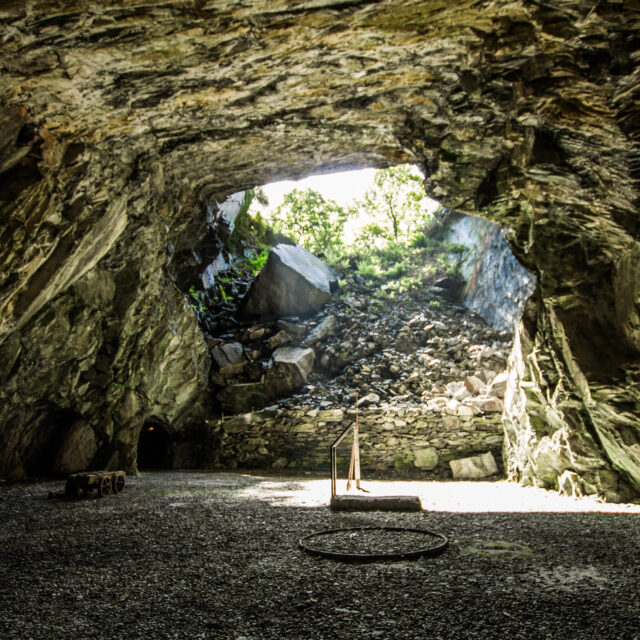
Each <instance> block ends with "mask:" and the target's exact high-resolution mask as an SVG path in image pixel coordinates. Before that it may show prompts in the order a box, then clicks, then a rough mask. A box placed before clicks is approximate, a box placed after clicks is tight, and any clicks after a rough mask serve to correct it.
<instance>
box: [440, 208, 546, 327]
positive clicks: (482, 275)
mask: <svg viewBox="0 0 640 640" xmlns="http://www.w3.org/2000/svg"><path fill="white" fill-rule="evenodd" d="M440 225H441V232H440V233H441V235H442V238H443V240H444V241H445V242H448V243H451V244H454V245H462V246H464V247H465V248H466V251H465V252H464V254H463V255H462V259H461V261H460V274H461V275H462V277H463V278H464V280H465V283H466V284H465V287H464V289H463V291H462V301H463V303H464V306H465V307H467V309H470V310H471V311H475V313H477V314H478V315H479V316H480V317H481V318H484V320H486V321H487V322H488V323H489V324H490V325H491V326H492V327H494V328H496V329H503V330H508V331H515V330H516V328H517V326H518V323H519V322H520V318H521V316H522V312H523V310H524V305H525V302H526V301H527V299H528V298H529V296H531V294H532V293H533V291H534V288H535V277H533V276H532V275H531V274H530V273H529V272H528V271H527V270H526V269H525V268H524V267H522V266H521V265H520V263H519V262H518V261H517V260H516V259H515V257H514V255H513V252H512V251H511V247H510V246H509V244H508V243H507V241H506V240H505V238H504V235H503V233H502V230H501V229H500V227H499V226H498V225H497V224H494V223H492V222H489V221H488V220H485V219H483V218H478V217H476V216H465V215H464V214H462V213H459V212H457V211H448V212H447V213H446V214H445V215H444V216H443V218H442V220H441V221H440ZM453 257H454V258H455V257H456V256H453Z"/></svg>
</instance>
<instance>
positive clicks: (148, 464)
mask: <svg viewBox="0 0 640 640" xmlns="http://www.w3.org/2000/svg"><path fill="white" fill-rule="evenodd" d="M170 447H171V439H170V438H169V434H168V433H167V430H166V429H165V428H164V427H163V426H161V425H159V424H155V423H146V424H145V425H144V426H143V427H142V430H141V431H140V439H139V440H138V469H170V468H171V452H170Z"/></svg>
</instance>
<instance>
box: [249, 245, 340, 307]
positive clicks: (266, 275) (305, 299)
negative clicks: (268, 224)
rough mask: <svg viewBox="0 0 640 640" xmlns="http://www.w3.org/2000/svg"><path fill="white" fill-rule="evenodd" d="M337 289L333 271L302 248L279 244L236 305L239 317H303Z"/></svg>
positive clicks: (326, 299)
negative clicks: (238, 306)
mask: <svg viewBox="0 0 640 640" xmlns="http://www.w3.org/2000/svg"><path fill="white" fill-rule="evenodd" d="M337 287H338V281H337V279H336V276H335V275H334V273H333V271H331V269H329V267H328V266H327V265H326V264H324V262H322V261H321V260H319V259H318V258H316V257H315V256H314V255H313V254H311V253H309V252H308V251H306V250H305V249H303V248H302V247H298V246H291V245H287V244H279V245H277V246H276V247H274V248H273V249H272V250H271V252H270V253H269V257H268V259H267V263H266V264H265V266H264V267H263V268H262V271H260V273H259V274H258V276H257V278H256V279H255V280H254V282H253V284H252V285H251V287H250V289H249V291H248V292H247V294H246V295H245V297H244V298H243V299H242V301H241V303H240V315H241V316H242V317H245V318H248V317H256V316H257V317H261V318H283V317H287V316H298V317H305V316H310V315H313V314H314V313H316V312H318V311H319V310H320V309H321V308H322V306H323V305H324V304H326V303H327V302H328V301H329V299H330V298H331V293H332V292H333V291H335V290H336V289H337Z"/></svg>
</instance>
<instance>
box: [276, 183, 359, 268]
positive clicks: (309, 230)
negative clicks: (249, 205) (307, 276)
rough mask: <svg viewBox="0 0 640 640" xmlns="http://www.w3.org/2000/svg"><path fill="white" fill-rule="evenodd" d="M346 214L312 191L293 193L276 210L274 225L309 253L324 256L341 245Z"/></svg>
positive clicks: (339, 207)
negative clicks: (329, 250)
mask: <svg viewBox="0 0 640 640" xmlns="http://www.w3.org/2000/svg"><path fill="white" fill-rule="evenodd" d="M346 219H347V213H346V211H345V210H344V209H343V208H342V207H341V206H339V205H338V204H336V203H335V202H334V201H333V200H327V199H325V198H324V197H323V196H322V195H321V194H320V193H318V192H317V191H314V190H313V189H306V190H304V191H301V190H300V189H294V190H293V191H291V192H289V193H287V194H286V195H285V197H284V201H283V203H282V204H281V205H280V206H279V207H278V208H277V209H276V211H275V214H274V217H273V224H274V227H275V228H276V230H277V231H279V232H281V233H283V234H285V235H288V236H290V237H291V238H293V240H295V241H296V242H297V243H298V244H300V245H302V246H303V247H304V248H305V249H307V250H308V251H311V252H312V253H315V254H318V255H324V254H325V253H326V251H327V250H328V249H334V248H337V247H339V246H341V245H342V244H343V240H342V234H343V231H344V224H345V222H346Z"/></svg>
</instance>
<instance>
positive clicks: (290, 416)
mask: <svg viewBox="0 0 640 640" xmlns="http://www.w3.org/2000/svg"><path fill="white" fill-rule="evenodd" d="M443 400H444V399H443ZM445 402H447V401H445ZM473 413H474V412H473V411H472V410H471V408H470V407H468V406H465V405H462V404H459V403H456V402H455V401H454V402H449V406H445V408H444V409H442V410H437V409H429V408H428V407H427V406H426V405H425V406H424V407H398V406H392V405H381V406H378V407H375V408H369V409H363V410H359V415H358V424H359V431H360V455H361V465H362V469H363V470H365V471H366V470H369V471H384V472H385V475H388V474H389V472H401V473H402V472H415V471H423V472H433V474H434V475H437V476H439V477H450V475H451V474H450V469H449V464H448V462H449V461H450V460H454V459H458V458H464V457H467V456H470V455H474V454H479V453H485V452H487V451H491V452H492V453H493V456H494V458H495V459H496V460H497V461H500V460H501V459H502V454H501V451H502V443H503V428H502V423H501V419H500V413H487V414H480V413H478V414H477V415H473ZM355 420H356V410H355V409H354V408H351V409H320V408H317V407H311V406H306V407H305V406H301V407H300V408H298V409H277V408H267V409H263V410H262V411H257V412H253V413H245V414H241V415H238V416H233V417H231V418H227V419H225V420H223V421H222V422H221V423H220V424H218V425H216V426H215V427H214V428H213V429H214V432H215V433H216V435H217V437H218V438H219V441H220V447H219V449H218V451H219V457H218V459H217V463H218V464H219V465H222V466H225V467H229V466H230V467H235V466H238V467H243V466H244V467H272V468H275V469H283V468H287V469H310V470H328V469H329V462H330V454H329V450H330V446H331V443H332V442H333V441H334V440H335V438H336V437H337V436H339V435H340V434H341V433H342V432H343V431H344V429H346V428H347V427H348V426H350V425H353V424H354V423H355ZM350 449H351V439H350V437H347V438H346V439H345V441H344V442H343V444H341V445H340V447H339V448H338V461H339V464H340V463H341V464H342V467H343V469H342V470H343V472H344V466H345V464H346V465H348V461H349V456H350Z"/></svg>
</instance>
